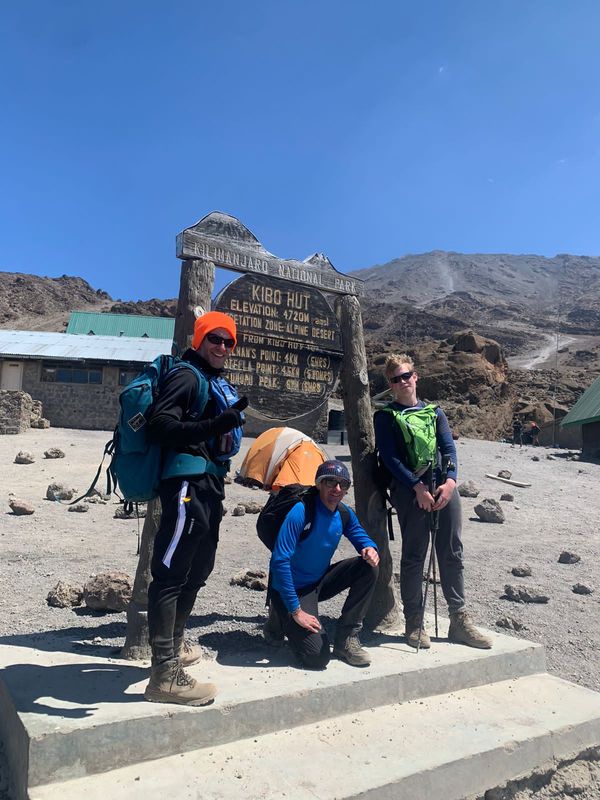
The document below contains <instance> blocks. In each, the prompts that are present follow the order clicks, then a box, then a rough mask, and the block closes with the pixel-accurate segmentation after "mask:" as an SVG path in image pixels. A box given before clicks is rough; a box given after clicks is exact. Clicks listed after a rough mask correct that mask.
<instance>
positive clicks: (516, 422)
mask: <svg viewBox="0 0 600 800" xmlns="http://www.w3.org/2000/svg"><path fill="white" fill-rule="evenodd" d="M516 444H518V445H519V447H523V423H522V422H521V420H520V419H519V418H518V417H515V418H514V419H513V445H516Z"/></svg>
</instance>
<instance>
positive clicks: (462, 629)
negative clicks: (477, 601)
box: [448, 611, 492, 650]
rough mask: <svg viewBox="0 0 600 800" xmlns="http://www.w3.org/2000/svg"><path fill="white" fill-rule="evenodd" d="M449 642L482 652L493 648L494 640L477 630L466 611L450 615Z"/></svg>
mask: <svg viewBox="0 0 600 800" xmlns="http://www.w3.org/2000/svg"><path fill="white" fill-rule="evenodd" d="M448 641H449V642H454V643H455V644H466V645H467V647H479V648H480V649H481V650H489V649H490V647H491V646H492V640H491V639H489V638H488V637H487V636H484V635H483V633H481V631H478V630H477V628H476V627H475V625H473V623H472V622H471V620H470V618H469V615H468V614H467V612H466V611H457V612H456V613H455V614H450V627H449V628H448Z"/></svg>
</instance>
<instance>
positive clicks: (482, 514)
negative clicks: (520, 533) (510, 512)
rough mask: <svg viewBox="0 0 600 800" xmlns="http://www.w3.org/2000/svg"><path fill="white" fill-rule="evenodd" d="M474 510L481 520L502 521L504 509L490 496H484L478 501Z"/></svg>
mask: <svg viewBox="0 0 600 800" xmlns="http://www.w3.org/2000/svg"><path fill="white" fill-rule="evenodd" d="M474 511H475V513H476V514H477V516H478V517H479V519H480V520H481V521H482V522H496V523H502V522H504V511H502V507H501V505H500V503H499V502H498V501H497V500H494V499H493V498H491V497H486V498H485V500H482V501H481V503H478V504H477V505H476V506H475V509H474Z"/></svg>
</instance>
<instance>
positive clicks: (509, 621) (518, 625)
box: [496, 617, 525, 631]
mask: <svg viewBox="0 0 600 800" xmlns="http://www.w3.org/2000/svg"><path fill="white" fill-rule="evenodd" d="M496 625H497V626H498V627H499V628H505V629H506V630H509V631H522V630H523V628H524V627H525V625H523V623H522V622H519V620H518V619H515V618H514V617H500V619H497V620H496Z"/></svg>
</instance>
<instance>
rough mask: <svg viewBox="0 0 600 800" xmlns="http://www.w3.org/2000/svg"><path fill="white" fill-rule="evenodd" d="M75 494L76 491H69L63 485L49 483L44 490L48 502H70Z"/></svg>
mask: <svg viewBox="0 0 600 800" xmlns="http://www.w3.org/2000/svg"><path fill="white" fill-rule="evenodd" d="M76 494H77V489H69V487H68V486H65V484H64V483H56V482H55V483H51V484H50V485H49V486H48V488H47V489H46V498H47V499H48V500H72V499H73V497H74V496H75V495H76Z"/></svg>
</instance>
